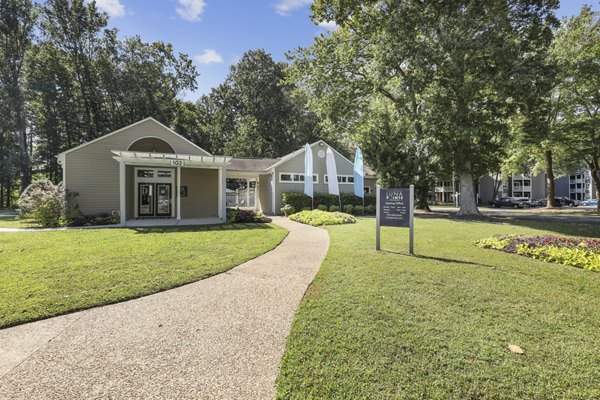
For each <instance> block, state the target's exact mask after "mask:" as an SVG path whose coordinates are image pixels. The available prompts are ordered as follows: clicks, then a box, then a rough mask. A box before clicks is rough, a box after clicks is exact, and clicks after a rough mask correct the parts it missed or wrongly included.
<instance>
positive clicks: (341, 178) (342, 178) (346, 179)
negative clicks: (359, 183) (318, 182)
mask: <svg viewBox="0 0 600 400" xmlns="http://www.w3.org/2000/svg"><path fill="white" fill-rule="evenodd" d="M323 176H324V177H325V183H329V179H328V176H327V174H325V175H323ZM337 180H338V183H347V184H350V185H351V184H353V183H354V175H338V177H337Z"/></svg>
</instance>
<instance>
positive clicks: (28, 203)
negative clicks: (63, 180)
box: [18, 179, 67, 228]
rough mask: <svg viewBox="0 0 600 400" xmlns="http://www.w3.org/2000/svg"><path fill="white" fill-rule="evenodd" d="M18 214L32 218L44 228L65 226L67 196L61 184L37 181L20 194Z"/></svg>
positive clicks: (42, 180) (43, 180)
mask: <svg viewBox="0 0 600 400" xmlns="http://www.w3.org/2000/svg"><path fill="white" fill-rule="evenodd" d="M18 205H19V214H20V216H21V217H24V218H33V219H34V220H35V221H36V222H37V223H38V224H40V225H41V226H42V227H44V228H53V227H58V226H64V225H66V224H67V218H66V214H67V194H66V192H65V189H64V188H63V186H62V184H60V183H59V184H58V185H54V184H53V183H52V182H51V181H50V180H48V179H38V180H36V181H33V182H32V183H31V185H29V186H27V188H26V189H25V190H24V191H23V193H22V194H21V197H20V198H19V203H18Z"/></svg>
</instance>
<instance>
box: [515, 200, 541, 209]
mask: <svg viewBox="0 0 600 400" xmlns="http://www.w3.org/2000/svg"><path fill="white" fill-rule="evenodd" d="M517 200H518V201H520V202H521V204H523V207H525V208H534V207H539V206H540V205H539V204H538V201H537V200H532V199H529V198H527V197H521V198H517Z"/></svg>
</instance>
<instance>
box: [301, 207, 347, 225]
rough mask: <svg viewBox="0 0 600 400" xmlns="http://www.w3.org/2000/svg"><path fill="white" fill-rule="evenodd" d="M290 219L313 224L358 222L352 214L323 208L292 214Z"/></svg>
mask: <svg viewBox="0 0 600 400" xmlns="http://www.w3.org/2000/svg"><path fill="white" fill-rule="evenodd" d="M290 219H291V220H293V221H296V222H300V223H303V224H307V225H312V226H321V225H340V224H353V223H355V222H356V218H354V217H353V216H352V215H349V214H344V213H341V212H327V211H321V210H311V211H302V212H299V213H297V214H294V215H292V216H290Z"/></svg>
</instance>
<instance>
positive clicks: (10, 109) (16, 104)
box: [0, 0, 36, 190]
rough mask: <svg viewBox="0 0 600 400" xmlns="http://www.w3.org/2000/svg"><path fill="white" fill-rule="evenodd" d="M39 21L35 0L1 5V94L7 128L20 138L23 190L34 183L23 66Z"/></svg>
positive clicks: (8, 0) (16, 1)
mask: <svg viewBox="0 0 600 400" xmlns="http://www.w3.org/2000/svg"><path fill="white" fill-rule="evenodd" d="M35 21H36V9H35V8H34V7H33V4H32V3H31V1H29V0H3V1H1V2H0V93H2V96H3V101H2V103H3V106H4V107H3V109H4V110H3V111H5V112H6V113H5V114H3V119H6V120H7V121H5V122H8V124H6V123H5V125H6V126H4V127H3V128H4V129H6V130H8V131H12V132H15V133H16V135H17V137H18V143H19V159H18V162H19V166H20V180H21V190H24V189H25V188H26V187H27V186H28V185H29V183H30V182H31V166H30V157H29V152H30V149H31V143H30V141H28V135H27V116H26V99H25V90H24V84H25V83H24V73H23V65H24V63H25V57H26V54H27V50H28V49H29V47H30V46H31V42H32V37H33V28H34V24H35ZM5 169H8V167H5ZM9 190H10V188H9Z"/></svg>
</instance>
